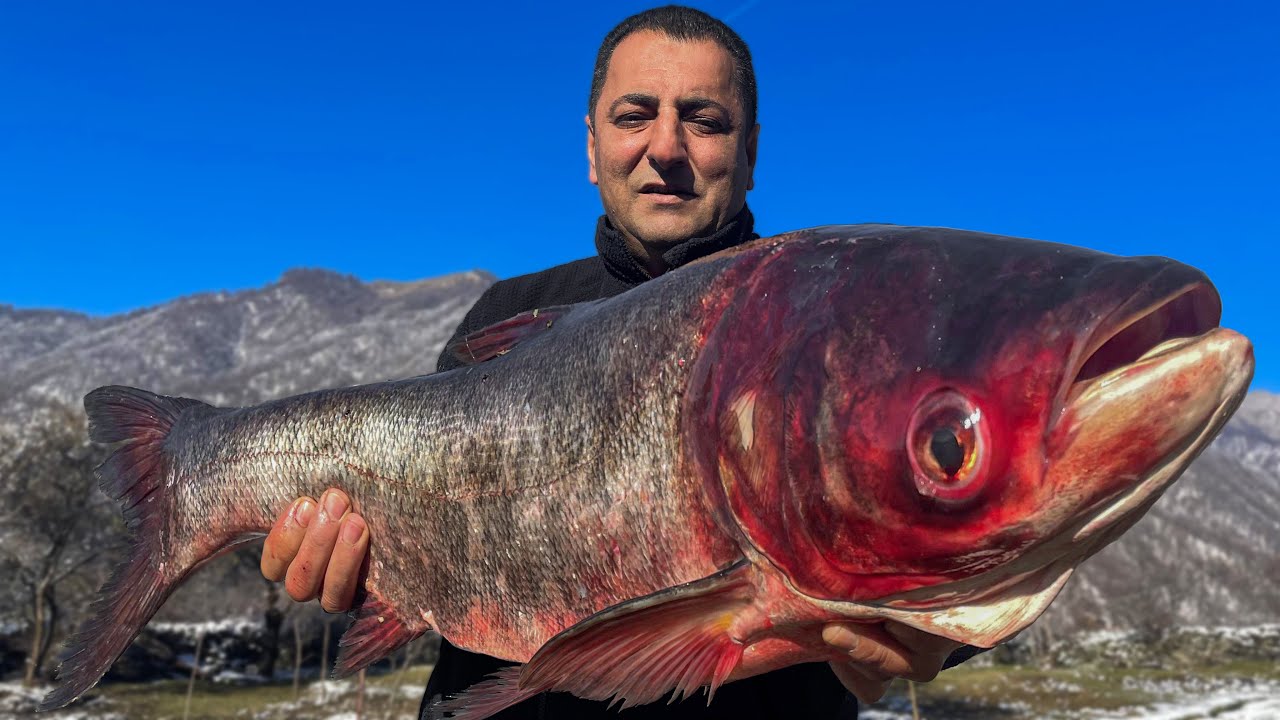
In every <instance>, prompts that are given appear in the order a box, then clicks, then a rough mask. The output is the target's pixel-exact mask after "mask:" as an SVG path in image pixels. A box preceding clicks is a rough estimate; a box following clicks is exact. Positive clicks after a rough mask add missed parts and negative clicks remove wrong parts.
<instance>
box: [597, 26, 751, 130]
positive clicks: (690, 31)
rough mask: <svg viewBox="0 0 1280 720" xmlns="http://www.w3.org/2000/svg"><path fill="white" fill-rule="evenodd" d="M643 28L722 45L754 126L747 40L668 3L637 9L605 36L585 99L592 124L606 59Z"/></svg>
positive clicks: (749, 122) (747, 128) (684, 38)
mask: <svg viewBox="0 0 1280 720" xmlns="http://www.w3.org/2000/svg"><path fill="white" fill-rule="evenodd" d="M642 30H652V31H654V32H660V33H662V34H663V35H666V36H667V37H669V38H672V39H674V40H683V41H686V42H687V41H692V40H709V41H711V42H714V43H715V44H717V45H719V46H720V47H722V48H724V49H725V52H727V53H729V56H730V57H732V58H733V84H734V86H735V87H736V88H737V90H738V95H739V96H740V97H741V99H742V109H743V111H744V112H745V114H746V120H747V126H746V130H747V131H750V129H751V128H753V127H755V124H756V71H755V68H753V67H752V66H751V51H750V50H748V49H747V44H746V43H745V42H743V41H742V38H740V37H738V33H736V32H734V31H733V29H732V28H730V27H729V26H728V25H725V24H724V23H723V22H721V21H719V20H717V19H715V18H713V17H711V16H710V15H708V14H706V13H704V12H702V11H701V10H695V9H693V8H690V7H683V6H681V5H667V6H664V7H657V8H653V9H651V10H645V11H644V12H641V13H636V14H635V15H632V16H631V17H629V18H627V19H626V20H623V21H622V22H620V23H618V24H617V25H616V26H614V28H613V29H612V30H610V31H609V34H608V35H605V36H604V42H602V43H600V52H599V53H597V54H596V68H595V72H594V73H593V74H592V76H591V98H590V99H589V100H588V101H587V117H588V118H590V119H591V122H592V124H593V125H594V124H595V112H596V103H598V102H599V101H600V92H601V90H603V89H604V79H605V76H606V75H608V73H609V60H610V59H612V58H613V51H614V50H615V49H616V48H617V47H618V43H620V42H622V41H623V40H624V39H625V38H626V37H627V36H628V35H631V34H632V33H635V32H640V31H642Z"/></svg>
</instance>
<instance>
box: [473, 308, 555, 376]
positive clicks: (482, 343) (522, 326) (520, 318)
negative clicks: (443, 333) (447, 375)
mask: <svg viewBox="0 0 1280 720" xmlns="http://www.w3.org/2000/svg"><path fill="white" fill-rule="evenodd" d="M573 308H574V306H573V305H556V306H553V307H548V308H539V309H537V310H530V311H528V312H522V313H520V314H519V315H516V316H515V317H511V318H507V319H506V320H502V321H500V322H496V323H494V324H492V325H490V326H488V327H485V328H482V329H480V330H477V331H475V332H473V333H471V334H470V335H467V336H466V337H464V338H462V339H461V340H458V341H457V342H454V343H453V344H451V345H449V348H448V350H449V353H450V354H452V355H453V356H454V358H456V359H457V360H459V361H461V362H462V364H464V365H478V364H480V363H482V362H485V361H486V360H492V359H493V358H496V357H498V356H499V355H505V354H507V353H508V352H510V351H511V349H512V348H514V347H515V346H516V345H519V344H520V343H521V342H524V341H525V340H528V339H529V338H531V337H535V336H537V335H541V334H542V333H544V332H546V331H547V330H550V329H551V328H552V327H554V326H555V323H556V321H557V320H559V319H560V318H561V317H564V315H565V314H566V313H568V312H569V311H570V310H572V309H573Z"/></svg>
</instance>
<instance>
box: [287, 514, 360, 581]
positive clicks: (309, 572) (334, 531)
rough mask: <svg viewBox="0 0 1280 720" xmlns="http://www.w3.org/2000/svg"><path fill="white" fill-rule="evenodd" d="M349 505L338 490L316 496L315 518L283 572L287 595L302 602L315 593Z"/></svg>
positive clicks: (327, 565)
mask: <svg viewBox="0 0 1280 720" xmlns="http://www.w3.org/2000/svg"><path fill="white" fill-rule="evenodd" d="M349 507H351V502H350V501H349V500H348V499H347V494H346V493H344V492H342V491H341V490H328V491H326V492H325V494H324V495H322V496H321V497H320V505H319V507H318V508H317V510H316V514H315V517H314V518H313V519H312V520H311V523H310V524H309V525H307V534H306V537H304V538H303V539H302V545H301V546H299V548H298V554H297V556H296V557H295V558H294V559H293V562H291V563H289V570H288V572H286V573H285V578H284V589H285V592H287V593H289V597H291V598H293V599H294V600H297V601H298V602H304V601H306V600H310V599H312V598H314V597H315V596H316V595H318V594H319V592H320V584H321V583H322V582H323V581H324V576H325V571H326V570H327V568H328V567H329V556H330V555H332V554H333V547H334V545H336V544H337V542H338V526H339V523H340V522H341V520H342V516H343V515H345V514H346V513H347V508H349Z"/></svg>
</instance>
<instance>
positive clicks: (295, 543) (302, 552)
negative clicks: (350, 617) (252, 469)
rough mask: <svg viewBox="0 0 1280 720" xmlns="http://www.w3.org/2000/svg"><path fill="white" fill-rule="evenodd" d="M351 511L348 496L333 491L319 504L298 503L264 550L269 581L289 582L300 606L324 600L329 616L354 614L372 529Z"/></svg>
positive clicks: (288, 587) (278, 523)
mask: <svg viewBox="0 0 1280 720" xmlns="http://www.w3.org/2000/svg"><path fill="white" fill-rule="evenodd" d="M350 508H351V500H350V498H348V497H347V494H346V493H344V492H342V491H341V490H337V489H332V488H331V489H329V490H326V491H325V493H324V495H321V496H320V501H319V502H316V501H315V500H312V499H311V498H309V497H300V498H298V499H297V500H295V501H294V502H293V505H291V506H290V507H289V509H288V510H287V511H285V512H284V513H282V514H281V515H280V517H279V518H277V519H276V524H275V526H274V527H272V528H271V533H270V534H268V535H267V542H266V544H265V545H263V546H262V575H263V577H265V578H266V579H268V580H272V581H275V582H279V581H280V580H284V589H285V592H287V593H289V597H291V598H293V599H294V600H297V601H298V602H305V601H307V600H311V599H312V598H315V597H319V598H320V606H321V607H323V608H324V609H325V610H326V611H328V612H331V613H336V612H345V611H347V610H350V609H351V602H352V599H353V598H354V597H355V594H356V588H357V586H358V585H359V583H360V570H361V567H362V566H363V565H364V559H365V553H366V551H367V550H368V549H369V528H368V526H367V525H365V522H364V518H362V517H360V516H359V515H357V514H355V513H353V512H351V510H350Z"/></svg>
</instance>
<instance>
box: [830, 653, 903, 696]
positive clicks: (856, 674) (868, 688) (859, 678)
mask: <svg viewBox="0 0 1280 720" xmlns="http://www.w3.org/2000/svg"><path fill="white" fill-rule="evenodd" d="M828 664H829V665H831V670H832V672H834V673H835V674H836V677H837V678H839V679H840V684H841V685H844V689H845V690H848V691H849V692H851V693H853V696H854V697H856V698H858V702H860V703H863V704H866V705H870V704H871V703H873V702H876V701H877V700H879V699H880V698H882V697H884V694H885V693H886V692H888V691H889V683H891V682H893V681H892V680H882V679H879V678H873V677H869V676H868V675H866V674H864V673H862V672H861V671H860V670H859V669H858V666H857V665H854V664H853V663H850V662H842V661H839V660H837V661H833V662H831V663H828Z"/></svg>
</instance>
